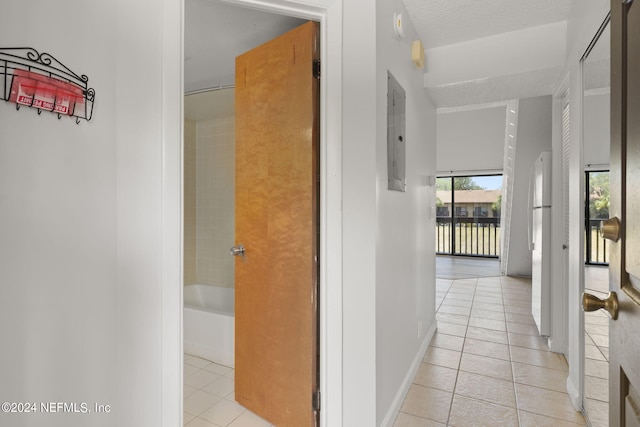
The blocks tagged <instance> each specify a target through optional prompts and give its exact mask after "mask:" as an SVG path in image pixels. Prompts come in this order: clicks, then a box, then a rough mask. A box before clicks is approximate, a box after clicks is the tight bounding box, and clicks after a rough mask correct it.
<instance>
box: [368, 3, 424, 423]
mask: <svg viewBox="0 0 640 427" xmlns="http://www.w3.org/2000/svg"><path fill="white" fill-rule="evenodd" d="M401 11H402V12H403V17H404V29H405V34H406V38H404V39H402V40H398V39H396V37H395V35H394V31H393V25H392V22H393V14H394V12H401ZM376 14H377V30H376V34H377V38H376V41H377V48H376V52H377V61H376V62H377V64H376V81H375V86H376V94H377V96H376V105H377V108H376V117H377V120H376V122H377V127H376V132H377V134H376V138H375V141H376V144H375V145H376V147H375V154H376V171H375V172H376V184H377V198H376V212H377V218H376V253H375V259H376V263H375V265H376V269H375V279H376V286H375V292H376V389H377V396H376V402H377V403H376V406H377V411H376V412H377V416H376V423H375V425H389V426H390V425H392V423H393V421H394V419H395V415H396V413H397V410H398V409H399V407H397V405H400V404H401V403H402V397H404V394H403V393H404V392H406V388H408V386H409V384H410V383H411V380H412V376H411V375H410V374H412V373H414V372H415V371H412V369H415V368H417V366H418V365H419V363H420V362H421V360H422V352H424V350H425V349H426V344H427V341H425V340H429V339H430V338H431V335H430V334H433V332H434V329H433V328H434V327H435V246H434V230H435V221H434V220H435V216H434V215H432V209H433V207H434V206H435V187H433V186H430V185H429V176H434V175H435V169H436V162H435V154H436V111H435V108H434V106H433V105H432V104H431V102H430V100H429V98H428V96H427V93H426V89H424V87H423V70H422V69H417V68H416V67H415V66H414V65H413V63H412V62H411V42H412V40H417V39H418V36H417V34H416V32H415V30H414V28H413V26H412V24H411V22H410V20H409V19H408V16H409V14H408V13H407V12H406V10H404V7H403V4H402V2H401V1H400V0H395V1H388V0H384V1H383V0H381V1H378V2H377V10H376ZM387 70H388V71H390V72H391V73H392V74H393V76H394V77H395V78H396V79H397V80H398V82H399V83H400V85H401V86H402V87H403V88H404V89H405V92H406V147H407V149H406V161H407V164H406V170H407V188H406V192H404V193H403V192H398V191H390V190H388V189H387V178H388V177H387ZM394 411H396V412H394ZM358 425H364V424H358Z"/></svg>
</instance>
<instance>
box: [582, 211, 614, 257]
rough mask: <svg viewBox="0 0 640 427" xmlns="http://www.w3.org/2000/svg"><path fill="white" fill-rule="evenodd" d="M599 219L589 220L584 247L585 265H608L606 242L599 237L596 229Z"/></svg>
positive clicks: (598, 225)
mask: <svg viewBox="0 0 640 427" xmlns="http://www.w3.org/2000/svg"><path fill="white" fill-rule="evenodd" d="M600 221H602V220H601V219H589V227H588V229H587V239H586V242H585V243H586V244H585V245H584V250H585V261H586V263H587V264H609V254H608V253H607V242H606V240H605V239H604V237H601V236H600V233H599V232H598V229H599V227H600Z"/></svg>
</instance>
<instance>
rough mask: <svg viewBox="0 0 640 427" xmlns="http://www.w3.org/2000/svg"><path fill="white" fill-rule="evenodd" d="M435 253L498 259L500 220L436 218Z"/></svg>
mask: <svg viewBox="0 0 640 427" xmlns="http://www.w3.org/2000/svg"><path fill="white" fill-rule="evenodd" d="M452 220H453V224H452ZM436 253H438V254H448V255H470V256H483V257H490V258H497V257H499V256H500V218H482V217H480V218H478V217H471V218H464V217H455V218H451V217H437V219H436Z"/></svg>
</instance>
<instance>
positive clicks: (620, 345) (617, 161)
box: [609, 0, 640, 427]
mask: <svg viewBox="0 0 640 427" xmlns="http://www.w3.org/2000/svg"><path fill="white" fill-rule="evenodd" d="M611 119H612V122H611V175H610V177H611V181H610V182H611V199H610V200H611V207H610V215H611V216H612V217H613V216H615V217H617V218H618V219H619V220H620V224H621V227H620V239H619V240H618V241H617V242H613V241H612V242H610V248H611V261H610V272H609V281H610V283H609V287H610V290H611V291H613V292H615V293H616V294H617V297H618V301H619V314H618V318H617V320H611V321H610V322H609V345H610V361H609V378H610V381H609V394H610V407H609V419H610V425H611V426H612V427H615V426H640V415H639V414H640V395H639V394H638V393H639V392H640V2H638V1H636V2H632V3H630V2H625V1H621V0H612V1H611Z"/></svg>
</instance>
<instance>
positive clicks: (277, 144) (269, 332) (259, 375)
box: [235, 22, 318, 427]
mask: <svg viewBox="0 0 640 427" xmlns="http://www.w3.org/2000/svg"><path fill="white" fill-rule="evenodd" d="M316 34H317V24H316V23H314V22H309V23H307V24H304V25H302V26H301V27H298V28H296V29H294V30H292V31H290V32H288V33H286V34H284V35H282V36H280V37H277V38H276V39H273V40H271V41H269V42H267V43H265V44H264V45H261V46H259V47H257V48H255V49H253V50H251V51H249V52H247V53H245V54H243V55H240V56H238V57H237V58H236V95H235V96H236V101H235V102H236V107H235V108H236V214H235V215H236V244H242V245H244V246H245V248H246V252H245V255H244V256H242V257H238V258H237V259H236V263H235V275H236V276H235V277H236V284H235V286H236V361H235V364H236V367H235V368H236V373H235V383H236V385H235V393H236V400H237V401H238V402H239V403H241V404H242V405H243V406H245V407H247V408H248V409H250V410H252V411H253V412H255V413H256V414H258V415H260V416H262V417H263V418H265V419H267V420H269V421H270V422H272V423H274V424H275V425H277V426H296V427H297V426H310V425H313V423H314V419H315V418H314V412H313V408H312V393H313V391H314V390H315V389H316V381H317V379H316V355H317V348H316V338H317V337H316V321H317V304H316V302H317V295H316V260H315V257H316V253H317V239H316V234H315V233H316V227H317V214H316V206H317V197H318V195H317V190H316V185H315V183H316V175H317V171H318V168H317V149H318V134H317V126H316V122H317V120H316V118H317V108H316V107H317V84H318V83H317V80H316V79H315V78H314V77H313V72H312V66H313V60H314V59H315V58H316V57H317V55H318V52H317V47H316V38H317V37H316Z"/></svg>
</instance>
